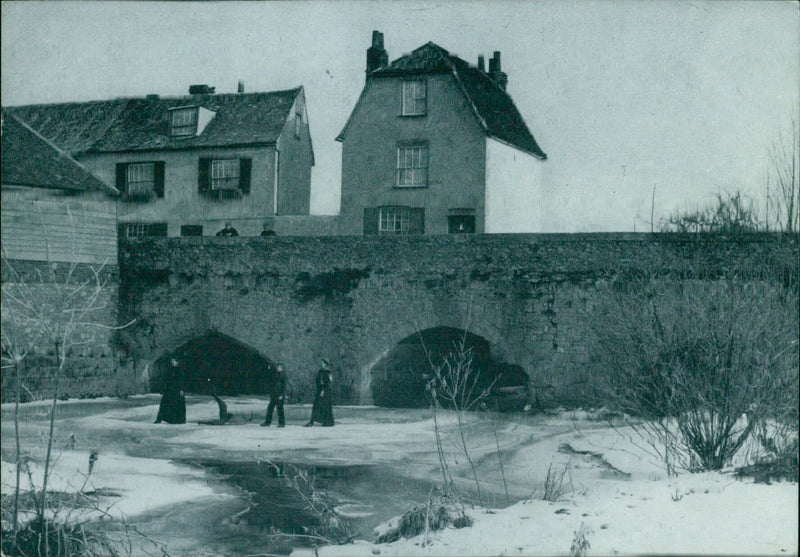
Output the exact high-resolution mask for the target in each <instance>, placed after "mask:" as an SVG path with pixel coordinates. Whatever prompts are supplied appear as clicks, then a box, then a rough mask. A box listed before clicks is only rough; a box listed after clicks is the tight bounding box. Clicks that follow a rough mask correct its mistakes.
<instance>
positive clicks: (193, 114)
mask: <svg viewBox="0 0 800 557" xmlns="http://www.w3.org/2000/svg"><path fill="white" fill-rule="evenodd" d="M195 132H197V107H196V106H187V107H182V108H173V109H171V110H170V134H171V135H194V134H195Z"/></svg>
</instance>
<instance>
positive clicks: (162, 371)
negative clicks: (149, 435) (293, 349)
mask: <svg viewBox="0 0 800 557" xmlns="http://www.w3.org/2000/svg"><path fill="white" fill-rule="evenodd" d="M172 358H175V359H176V360H178V371H177V377H175V376H174V375H175V373H174V372H173V371H172V370H171V366H170V360H171V359H172ZM153 368H154V370H155V373H153V374H152V375H151V379H150V391H151V392H163V389H164V388H166V387H168V386H169V385H175V384H178V385H180V387H181V388H182V389H183V391H185V392H187V393H192V394H212V393H213V394H218V395H220V396H235V395H256V394H257V395H263V394H266V393H267V392H268V391H269V386H270V382H271V380H272V374H273V373H274V369H275V366H274V362H272V361H271V360H270V359H268V358H266V357H264V356H262V355H261V353H259V352H258V351H257V350H255V349H254V348H251V347H250V346H247V345H246V344H244V343H242V342H239V341H238V340H236V339H234V338H232V337H229V336H228V335H225V334H222V333H220V332H218V331H208V332H207V333H205V334H204V335H201V336H199V337H196V338H193V339H192V340H190V341H188V342H185V343H184V344H182V345H181V346H179V347H178V348H176V349H174V350H171V351H169V352H167V353H165V354H163V355H162V356H161V357H160V358H158V359H157V360H156V361H155V363H154V364H153Z"/></svg>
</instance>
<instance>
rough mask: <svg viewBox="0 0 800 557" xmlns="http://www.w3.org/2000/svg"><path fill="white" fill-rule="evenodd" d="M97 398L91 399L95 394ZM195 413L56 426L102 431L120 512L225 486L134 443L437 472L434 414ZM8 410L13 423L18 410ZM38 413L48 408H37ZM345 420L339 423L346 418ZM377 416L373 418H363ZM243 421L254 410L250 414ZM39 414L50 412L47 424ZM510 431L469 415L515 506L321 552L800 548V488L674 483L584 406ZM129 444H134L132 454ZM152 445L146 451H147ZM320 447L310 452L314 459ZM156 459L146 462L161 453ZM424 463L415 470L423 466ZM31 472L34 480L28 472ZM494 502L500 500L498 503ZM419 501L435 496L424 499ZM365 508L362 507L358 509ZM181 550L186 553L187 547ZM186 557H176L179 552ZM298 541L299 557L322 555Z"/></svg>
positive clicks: (455, 457) (238, 404) (78, 467)
mask: <svg viewBox="0 0 800 557" xmlns="http://www.w3.org/2000/svg"><path fill="white" fill-rule="evenodd" d="M84 402H85V403H86V404H88V405H91V404H90V403H88V402H86V401H84ZM192 402H193V403H192V404H190V405H189V406H188V408H187V420H188V421H189V423H187V424H186V425H182V426H165V425H164V424H159V425H156V424H153V423H152V420H153V417H154V415H155V409H156V408H157V404H158V399H157V398H156V397H151V398H150V399H143V402H142V404H141V405H139V406H133V407H131V406H126V407H122V406H120V407H118V408H115V407H113V404H112V406H111V407H109V406H108V405H109V403H113V401H109V400H106V401H101V402H100V403H99V404H98V405H97V408H98V409H99V410H98V411H97V412H96V413H91V412H90V413H89V415H83V414H75V415H73V416H72V417H71V418H69V420H66V419H65V420H64V421H63V422H62V421H59V422H58V424H59V426H60V428H61V429H59V428H57V434H58V435H60V436H61V437H63V436H64V435H66V433H67V432H68V431H73V430H74V431H76V432H78V433H76V435H78V438H79V445H80V440H81V439H83V438H92V435H94V434H97V435H98V436H99V437H97V438H98V439H103V440H105V441H104V443H105V444H104V445H102V446H100V447H99V458H98V460H97V462H96V463H95V465H94V469H93V472H92V474H91V476H90V478H89V483H88V486H90V487H86V488H84V489H109V490H113V491H115V492H118V493H119V494H120V497H119V498H114V499H113V503H114V504H113V506H112V508H111V512H112V514H113V515H114V516H126V517H128V518H131V517H134V516H137V515H141V514H145V513H153V512H157V511H158V509H166V508H175V504H176V503H181V502H189V501H200V500H201V498H204V497H207V496H209V495H212V494H214V495H215V496H218V497H219V496H221V497H227V496H228V495H226V494H224V493H214V491H213V489H212V488H211V487H209V484H208V482H207V481H206V480H207V475H206V472H205V471H203V470H202V469H199V468H192V467H189V466H184V465H181V464H178V463H175V462H173V461H170V460H169V459H168V457H164V455H163V454H159V455H156V454H153V455H150V454H147V455H146V456H147V457H142V456H137V457H134V456H129V454H131V453H130V451H129V450H126V445H125V443H127V442H128V441H127V440H128V439H129V438H130V439H134V441H133V442H134V443H137V445H136V446H137V447H139V452H136V453H135V454H140V455H141V447H149V446H150V444H151V442H152V443H153V444H154V443H155V442H158V443H161V444H162V445H159V447H160V449H159V450H163V447H168V448H171V449H173V450H177V451H179V454H180V455H181V456H186V455H192V454H196V453H197V451H200V450H208V449H213V450H214V451H215V454H227V455H230V456H231V457H233V455H236V454H245V455H247V458H254V457H256V458H262V457H263V458H270V457H272V456H274V455H278V456H280V455H281V454H292V455H293V456H294V457H295V458H306V459H311V460H319V461H324V462H337V461H341V462H347V463H349V464H352V463H358V462H369V463H376V462H378V463H385V464H387V465H391V466H396V467H401V468H402V469H404V470H407V472H408V474H409V475H413V474H417V475H426V474H427V477H428V478H430V479H432V480H433V481H436V479H437V476H438V474H439V472H438V469H437V460H436V451H435V444H434V432H433V421H432V419H431V416H430V414H429V413H427V412H415V411H398V412H396V413H392V411H388V410H387V411H384V410H377V409H376V410H374V412H373V413H368V412H365V411H363V410H362V411H355V410H350V411H348V410H347V409H339V411H338V413H337V426H336V427H335V428H321V427H313V428H302V427H299V425H300V424H301V423H302V422H303V421H304V419H306V418H307V415H308V414H309V413H310V408H307V407H305V406H296V405H293V406H291V407H289V408H287V418H288V419H289V425H288V427H287V428H285V429H277V428H274V427H273V428H261V427H258V424H259V423H260V421H261V419H262V418H263V411H264V401H263V400H260V399H231V400H229V401H228V409H229V411H231V412H232V413H234V415H235V416H237V420H234V423H233V424H232V425H226V426H224V427H220V426H210V425H204V424H201V423H198V422H200V421H204V420H209V419H213V418H214V417H216V404H215V403H213V401H207V400H205V399H201V398H198V399H196V400H193V401H192ZM10 410H11V408H9V407H8V406H7V405H3V407H2V418H3V422H4V423H3V430H4V431H10V430H13V429H12V428H9V427H8V426H9V421H8V420H9V419H10V416H11V414H12V413H13V412H11V411H10ZM37 415H38V414H37ZM339 416H341V418H340V417H339ZM365 416H367V418H365ZM242 417H244V418H242ZM37 419H38V421H37ZM37 419H33V420H31V419H26V420H25V421H24V422H23V434H24V435H27V436H28V437H27V438H26V439H27V441H28V442H30V441H31V440H32V439H34V440H35V439H39V441H40V440H41V431H42V428H43V422H42V420H41V417H39V418H37ZM438 423H439V426H440V428H442V430H443V432H444V434H445V435H446V434H448V433H450V432H452V428H453V427H454V426H455V417H454V415H453V414H452V413H447V412H443V413H441V414H440V416H439V420H438ZM494 427H495V428H496V429H497V432H498V437H497V440H495V437H494V435H493V433H492V432H493V428H492V427H490V425H489V424H488V423H487V420H486V419H485V418H484V417H478V416H470V417H469V419H468V420H467V423H466V431H467V434H468V437H469V444H470V450H471V453H472V456H473V460H474V461H475V465H476V467H477V469H478V471H479V474H480V477H481V479H482V481H483V482H484V485H485V486H487V487H488V486H492V487H493V489H494V491H495V493H497V492H498V490H502V489H503V488H502V483H501V482H500V479H499V478H500V472H501V470H500V464H499V461H498V458H497V454H496V453H495V450H496V447H495V443H496V442H498V443H499V444H500V446H501V449H502V451H503V455H504V458H503V461H502V462H503V469H502V473H503V474H504V475H505V477H506V482H507V483H508V486H509V490H510V491H511V493H512V496H516V498H517V499H519V498H524V500H522V501H521V502H518V503H516V504H514V505H511V506H509V507H507V508H496V509H491V510H489V509H484V508H480V507H475V508H470V509H469V510H468V513H469V514H470V516H471V517H472V518H473V525H472V526H471V527H467V528H463V529H454V528H448V529H445V530H443V531H440V532H432V533H430V536H429V540H428V541H429V543H428V544H425V543H424V542H425V540H424V536H417V537H416V538H413V539H403V540H399V541H397V542H394V543H390V544H374V543H371V542H369V541H359V542H356V543H354V544H348V545H344V546H327V547H322V548H319V549H318V551H319V554H320V555H321V556H322V557H334V556H344V555H348V556H351V555H352V556H359V555H364V556H367V555H397V556H408V555H568V554H569V552H570V545H571V544H572V543H573V540H574V538H575V537H576V532H578V531H580V530H581V529H583V531H584V532H585V539H586V540H587V541H588V543H589V548H588V550H587V552H586V554H587V555H614V554H643V553H645V554H646V553H660V554H665V553H666V554H686V553H692V554H697V553H706V554H708V553H712V554H759V555H762V554H797V552H798V544H797V531H798V508H797V502H798V486H797V483H791V482H780V483H775V484H773V485H764V484H754V483H752V481H751V480H746V481H737V480H735V479H734V478H733V477H732V475H731V474H730V473H721V472H720V473H704V474H682V475H680V476H678V477H675V478H669V477H667V475H666V474H665V472H664V470H663V467H662V466H661V465H660V463H659V462H658V460H657V459H656V458H654V457H653V456H652V455H651V454H649V453H650V452H651V451H648V450H647V443H646V442H645V441H643V440H642V439H640V438H638V437H637V436H636V435H635V434H634V433H633V432H632V430H631V429H630V428H627V427H624V426H621V427H618V428H610V427H608V425H606V424H604V423H602V422H598V421H597V419H596V416H594V415H592V414H586V413H574V412H573V413H563V414H560V415H555V416H547V417H530V416H519V417H515V418H504V419H502V420H497V422H496V423H495V424H494ZM9 437H12V438H13V436H4V440H5V441H4V444H3V457H4V458H5V459H8V458H9V456H10V455H11V454H13V453H12V452H9V450H10V449H11V446H12V445H11V441H10V439H8V438H9ZM129 448H130V447H128V449H129ZM447 450H448V458H449V459H450V462H451V465H452V469H453V470H454V471H455V473H457V474H458V475H459V476H460V480H461V485H467V484H469V483H470V476H469V474H470V472H469V470H470V469H469V467H468V466H467V465H466V463H465V462H464V459H463V458H461V459H460V461H459V458H460V457H459V454H458V451H457V450H455V448H454V446H452V445H451V444H448V446H447ZM145 453H146V451H145ZM88 455H89V451H88V446H84V447H80V446H79V447H78V449H59V451H58V458H57V460H56V461H55V464H54V474H53V477H52V479H51V485H52V487H53V489H55V490H62V491H76V490H77V489H79V488H80V487H81V486H82V484H83V481H84V479H85V478H86V475H87V472H88V464H89V460H88ZM309 455H310V456H309ZM151 456H152V458H148V457H151ZM31 466H32V469H33V476H34V483H35V484H36V485H40V479H37V478H40V475H41V468H40V467H39V466H38V465H37V464H35V463H32V464H31ZM414 467H416V468H415V469H412V468H414ZM548 469H550V470H552V471H563V472H564V479H563V484H562V491H563V493H562V495H561V497H560V498H559V499H558V500H557V501H555V502H548V501H543V500H541V494H542V492H543V483H544V480H545V477H546V476H547V472H548ZM1 479H2V489H3V493H4V494H8V493H9V492H11V491H12V490H13V481H14V468H13V465H12V464H9V463H8V462H6V461H4V462H3V463H2V478H1ZM23 480H24V481H27V479H26V478H25V476H23ZM495 500H496V499H495ZM420 503H423V502H422V501H420ZM355 510H356V511H357V510H358V509H355ZM177 554H180V553H177ZM177 554H175V555H177ZM310 554H311V552H310V551H303V550H296V551H295V553H294V555H297V556H301V555H310Z"/></svg>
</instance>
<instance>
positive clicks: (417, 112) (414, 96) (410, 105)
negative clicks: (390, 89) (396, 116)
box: [402, 79, 428, 116]
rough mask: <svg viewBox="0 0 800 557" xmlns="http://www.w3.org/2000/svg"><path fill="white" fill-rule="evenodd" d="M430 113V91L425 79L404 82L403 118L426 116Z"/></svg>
mask: <svg viewBox="0 0 800 557" xmlns="http://www.w3.org/2000/svg"><path fill="white" fill-rule="evenodd" d="M427 111H428V91H427V87H426V85H425V80H424V79H415V80H413V81H403V113H402V114H403V116H424V115H425V114H426V113H427Z"/></svg>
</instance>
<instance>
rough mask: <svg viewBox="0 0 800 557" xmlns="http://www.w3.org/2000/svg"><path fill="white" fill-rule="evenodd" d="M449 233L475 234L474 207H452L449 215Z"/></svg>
mask: <svg viewBox="0 0 800 557" xmlns="http://www.w3.org/2000/svg"><path fill="white" fill-rule="evenodd" d="M447 233H448V234H475V210H474V209H450V210H449V211H448V215H447Z"/></svg>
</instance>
